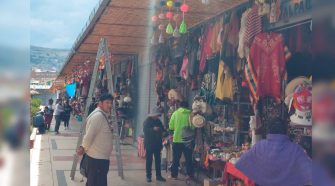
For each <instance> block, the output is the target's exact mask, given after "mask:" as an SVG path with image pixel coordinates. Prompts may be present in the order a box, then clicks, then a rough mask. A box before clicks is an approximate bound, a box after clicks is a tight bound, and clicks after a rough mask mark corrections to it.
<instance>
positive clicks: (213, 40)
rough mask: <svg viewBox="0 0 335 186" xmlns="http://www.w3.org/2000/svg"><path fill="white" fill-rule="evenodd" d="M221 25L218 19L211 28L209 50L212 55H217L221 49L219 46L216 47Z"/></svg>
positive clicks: (221, 21)
mask: <svg viewBox="0 0 335 186" xmlns="http://www.w3.org/2000/svg"><path fill="white" fill-rule="evenodd" d="M222 24H223V20H222V19H220V20H219V21H217V22H216V23H215V24H214V26H213V34H212V38H211V49H212V52H213V54H216V53H219V52H220V49H221V46H220V45H218V43H217V36H218V35H219V34H220V32H221V29H222Z"/></svg>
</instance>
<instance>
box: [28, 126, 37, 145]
mask: <svg viewBox="0 0 335 186" xmlns="http://www.w3.org/2000/svg"><path fill="white" fill-rule="evenodd" d="M36 133H37V128H33V131H32V132H31V135H30V141H29V147H30V149H32V148H34V143H35V139H36Z"/></svg>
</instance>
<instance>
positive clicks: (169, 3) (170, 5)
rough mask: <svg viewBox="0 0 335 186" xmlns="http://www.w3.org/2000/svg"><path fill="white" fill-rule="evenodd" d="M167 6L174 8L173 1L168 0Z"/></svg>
mask: <svg viewBox="0 0 335 186" xmlns="http://www.w3.org/2000/svg"><path fill="white" fill-rule="evenodd" d="M166 6H167V7H168V8H172V7H173V1H171V0H170V1H167V2H166Z"/></svg>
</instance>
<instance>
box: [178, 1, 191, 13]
mask: <svg viewBox="0 0 335 186" xmlns="http://www.w3.org/2000/svg"><path fill="white" fill-rule="evenodd" d="M180 10H181V11H182V12H183V13H186V12H188V10H189V7H188V5H187V4H186V3H184V4H183V5H181V7H180Z"/></svg>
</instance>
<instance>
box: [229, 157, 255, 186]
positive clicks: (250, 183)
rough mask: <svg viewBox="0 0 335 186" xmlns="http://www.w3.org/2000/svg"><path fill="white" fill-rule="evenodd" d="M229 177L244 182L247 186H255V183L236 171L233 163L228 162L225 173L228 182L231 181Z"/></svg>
mask: <svg viewBox="0 0 335 186" xmlns="http://www.w3.org/2000/svg"><path fill="white" fill-rule="evenodd" d="M229 175H230V176H233V177H235V178H238V179H240V180H242V181H243V182H244V184H245V185H246V186H255V183H254V182H253V181H252V180H250V179H249V178H248V177H247V176H245V175H244V174H243V173H242V172H240V171H239V170H238V169H236V168H235V166H234V165H233V164H232V163H229V162H227V163H226V165H225V171H224V176H225V179H226V180H228V179H229Z"/></svg>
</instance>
